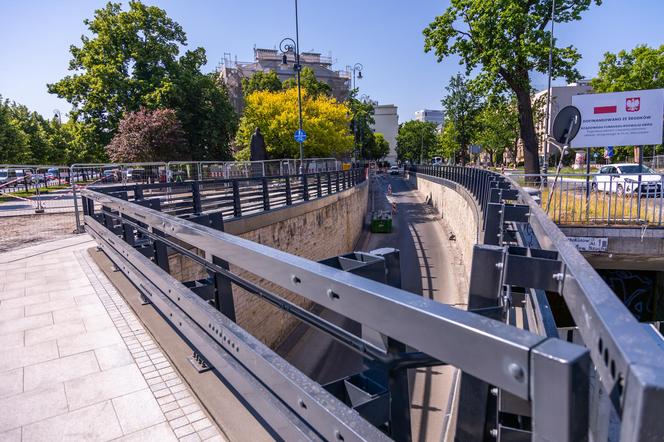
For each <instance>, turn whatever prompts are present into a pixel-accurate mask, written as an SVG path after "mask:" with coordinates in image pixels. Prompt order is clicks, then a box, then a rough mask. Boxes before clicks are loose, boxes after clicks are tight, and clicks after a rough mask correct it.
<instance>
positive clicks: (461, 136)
mask: <svg viewBox="0 0 664 442" xmlns="http://www.w3.org/2000/svg"><path fill="white" fill-rule="evenodd" d="M445 89H446V90H447V95H446V96H445V98H443V100H442V101H441V102H442V104H443V108H445V118H447V119H448V120H450V121H452V122H453V123H454V128H455V132H454V133H455V134H456V136H457V140H456V141H457V144H458V145H459V147H460V151H459V153H460V155H459V159H460V161H461V164H462V165H465V164H466V161H467V160H468V145H469V144H470V142H471V141H472V138H473V133H474V131H475V130H476V122H475V118H476V117H477V114H478V112H479V110H480V97H479V95H477V94H476V93H475V92H474V91H473V89H472V88H471V87H470V84H469V82H468V81H467V80H466V78H465V77H464V76H463V75H461V74H457V75H455V76H454V77H452V78H451V79H450V83H449V85H448V86H447V87H446V88H445Z"/></svg>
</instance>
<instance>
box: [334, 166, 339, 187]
mask: <svg viewBox="0 0 664 442" xmlns="http://www.w3.org/2000/svg"><path fill="white" fill-rule="evenodd" d="M336 181H337V183H336V186H335V189H334V191H335V192H339V171H338V170H337V173H336Z"/></svg>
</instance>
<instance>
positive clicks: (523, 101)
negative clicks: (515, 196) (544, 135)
mask: <svg viewBox="0 0 664 442" xmlns="http://www.w3.org/2000/svg"><path fill="white" fill-rule="evenodd" d="M514 92H515V93H516V98H517V107H518V109H519V130H520V134H521V140H522V141H523V156H524V161H525V169H526V174H533V175H539V173H540V164H539V152H538V151H539V149H538V146H537V136H536V135H535V123H534V122H533V107H532V104H531V102H530V92H529V91H528V89H526V88H516V90H515V91H514ZM529 181H531V182H535V181H539V180H538V179H535V180H529Z"/></svg>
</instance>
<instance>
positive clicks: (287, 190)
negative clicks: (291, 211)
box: [286, 175, 293, 206]
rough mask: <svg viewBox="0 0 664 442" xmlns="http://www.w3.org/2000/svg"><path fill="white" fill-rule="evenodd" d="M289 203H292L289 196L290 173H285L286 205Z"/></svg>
mask: <svg viewBox="0 0 664 442" xmlns="http://www.w3.org/2000/svg"><path fill="white" fill-rule="evenodd" d="M291 204H293V199H292V198H291V186H290V175H286V205H287V206H290V205H291Z"/></svg>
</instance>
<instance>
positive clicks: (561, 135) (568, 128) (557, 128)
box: [551, 106, 581, 144]
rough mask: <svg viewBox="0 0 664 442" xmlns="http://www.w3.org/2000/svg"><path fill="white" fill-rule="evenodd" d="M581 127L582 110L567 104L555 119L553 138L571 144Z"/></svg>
mask: <svg viewBox="0 0 664 442" xmlns="http://www.w3.org/2000/svg"><path fill="white" fill-rule="evenodd" d="M579 128H581V112H579V110H578V109H577V108H576V107H574V106H565V107H564V108H562V109H561V110H560V112H558V115H556V119H555V120H554V121H553V130H552V132H553V133H552V134H551V135H552V136H553V138H554V139H555V140H556V141H557V142H559V143H561V144H569V142H570V141H572V140H573V139H574V137H576V134H578V133H579Z"/></svg>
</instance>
